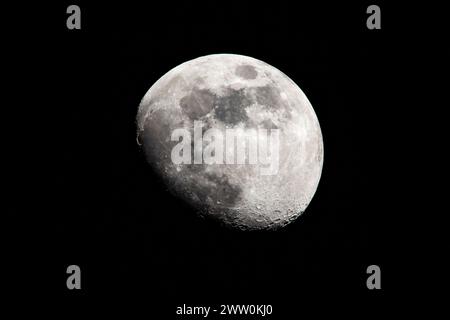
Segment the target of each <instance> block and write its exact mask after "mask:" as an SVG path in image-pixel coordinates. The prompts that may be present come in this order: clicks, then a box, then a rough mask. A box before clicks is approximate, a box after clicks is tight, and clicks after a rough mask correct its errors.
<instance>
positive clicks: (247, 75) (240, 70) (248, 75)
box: [234, 64, 258, 80]
mask: <svg viewBox="0 0 450 320" xmlns="http://www.w3.org/2000/svg"><path fill="white" fill-rule="evenodd" d="M234 73H235V74H236V75H237V76H239V77H241V78H244V79H247V80H251V79H255V78H256V76H257V75H258V72H257V71H256V70H255V67H253V66H251V65H248V64H243V65H240V66H237V67H236V70H235V72H234Z"/></svg>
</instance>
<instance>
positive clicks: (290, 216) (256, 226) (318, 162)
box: [136, 54, 323, 230]
mask: <svg viewBox="0 0 450 320" xmlns="http://www.w3.org/2000/svg"><path fill="white" fill-rule="evenodd" d="M196 121H197V122H198V121H201V123H203V124H204V128H203V130H206V129H209V128H214V129H216V130H222V131H223V132H225V130H227V129H239V130H240V131H239V132H241V133H244V134H245V133H248V132H255V131H254V130H255V129H256V130H261V129H265V130H266V131H267V132H275V131H276V132H278V133H279V140H278V141H279V146H278V160H277V161H278V162H277V171H276V172H275V173H274V174H261V168H262V167H263V164H261V163H260V162H258V163H256V164H249V163H243V164H242V163H241V164H235V163H223V164H206V163H204V162H203V163H194V162H191V163H181V164H180V163H174V161H173V159H172V157H171V155H172V151H173V148H174V147H175V146H176V145H177V144H179V141H178V140H177V141H174V140H173V139H172V133H173V132H174V130H176V129H180V128H182V129H185V130H187V131H188V132H190V133H192V137H194V138H193V139H192V141H191V143H192V144H195V143H197V142H199V143H200V141H196V139H198V138H199V137H198V135H197V137H195V134H194V125H195V122H196ZM136 124H137V141H138V144H139V145H140V146H141V147H142V148H143V150H144V153H145V156H146V159H147V161H148V163H149V164H150V165H151V166H152V167H153V169H154V170H155V172H157V173H158V174H159V175H160V176H161V178H162V180H163V181H164V183H165V184H166V185H167V187H168V189H169V190H170V191H171V192H172V193H173V194H175V195H176V196H177V197H180V198H182V199H184V200H185V201H186V202H187V203H189V204H190V205H191V206H192V207H193V208H194V209H195V210H196V211H197V212H198V214H199V215H200V216H201V217H206V218H211V219H214V220H217V221H219V222H220V223H221V224H223V225H224V226H228V227H231V228H233V229H240V230H269V229H270V230H274V229H279V228H281V227H284V226H286V225H287V224H289V223H290V222H292V221H294V220H295V219H296V218H298V217H299V216H300V215H301V214H302V213H303V212H304V211H305V210H306V208H307V206H308V205H309V203H310V201H311V199H312V198H313V196H314V193H315V192H316V189H317V186H318V184H319V180H320V176H321V173H322V166H323V139H322V132H321V129H320V125H319V121H318V119H317V116H316V114H315V112H314V109H313V107H312V105H311V103H310V102H309V101H308V99H307V97H306V96H305V94H304V93H303V92H302V90H301V89H300V88H299V87H298V86H297V85H296V84H295V83H294V81H292V80H291V79H290V78H289V77H288V76H286V75H285V74H284V73H283V72H281V71H280V70H278V69H276V68H275V67H273V66H271V65H269V64H267V63H265V62H263V61H260V60H257V59H254V58H251V57H248V56H243V55H236V54H213V55H207V56H202V57H199V58H196V59H193V60H190V61H187V62H185V63H182V64H180V65H178V66H177V67H175V68H173V69H172V70H170V71H169V72H167V73H166V74H165V75H163V76H162V77H161V78H160V79H159V80H158V81H157V82H156V83H155V84H154V85H153V86H152V87H151V88H150V89H149V90H148V92H147V93H146V94H145V96H144V97H143V99H142V101H141V103H140V105H139V109H138V112H137V116H136ZM252 130H253V131H252ZM202 132H203V131H202ZM263 132H265V131H263ZM200 139H201V137H200ZM227 143H228V142H227ZM192 149H195V147H193V148H192ZM274 150H275V149H274ZM225 152H228V150H225Z"/></svg>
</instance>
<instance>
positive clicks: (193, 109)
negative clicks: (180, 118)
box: [180, 88, 215, 120]
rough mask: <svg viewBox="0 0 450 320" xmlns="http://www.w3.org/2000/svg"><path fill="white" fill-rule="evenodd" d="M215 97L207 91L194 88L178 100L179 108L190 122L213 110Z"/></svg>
mask: <svg viewBox="0 0 450 320" xmlns="http://www.w3.org/2000/svg"><path fill="white" fill-rule="evenodd" d="M214 100H215V95H214V93H212V92H211V91H209V90H207V89H197V88H194V89H193V90H192V92H191V93H190V94H188V95H187V96H184V97H183V98H181V100H180V107H181V109H182V110H183V113H185V114H186V115H187V116H188V117H189V118H190V119H191V120H198V119H200V118H201V117H203V116H205V115H207V114H208V113H209V112H211V110H212V109H213V108H214Z"/></svg>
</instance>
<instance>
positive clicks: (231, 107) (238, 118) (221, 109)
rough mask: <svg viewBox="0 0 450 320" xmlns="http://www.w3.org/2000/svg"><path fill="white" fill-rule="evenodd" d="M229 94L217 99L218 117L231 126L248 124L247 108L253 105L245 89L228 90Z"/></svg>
mask: <svg viewBox="0 0 450 320" xmlns="http://www.w3.org/2000/svg"><path fill="white" fill-rule="evenodd" d="M226 90H227V94H226V95H225V96H223V97H220V96H219V97H217V99H216V103H215V105H216V110H215V111H216V117H217V119H219V120H221V121H223V122H224V123H226V124H229V125H235V124H238V123H239V122H247V120H248V116H247V113H246V112H245V108H246V107H248V106H249V105H251V104H252V101H251V100H250V99H249V98H248V97H247V96H246V95H245V92H244V89H239V90H235V89H231V88H227V89H226Z"/></svg>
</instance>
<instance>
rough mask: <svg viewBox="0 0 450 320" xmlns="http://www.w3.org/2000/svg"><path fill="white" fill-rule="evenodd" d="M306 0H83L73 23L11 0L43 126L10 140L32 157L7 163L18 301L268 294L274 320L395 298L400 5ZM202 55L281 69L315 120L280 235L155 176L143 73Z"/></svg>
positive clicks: (405, 33) (163, 309) (403, 35)
mask: <svg viewBox="0 0 450 320" xmlns="http://www.w3.org/2000/svg"><path fill="white" fill-rule="evenodd" d="M314 3H315V4H316V5H314V6H313V5H305V4H303V5H302V4H299V5H296V6H293V5H291V4H287V3H282V2H278V1H277V2H272V3H270V4H263V3H259V4H246V3H242V2H236V3H232V2H221V3H216V2H212V1H211V2H209V4H200V3H196V4H192V3H185V4H183V5H178V4H173V3H167V4H166V5H161V4H159V5H156V4H151V3H150V2H149V3H148V5H146V6H143V5H137V4H131V3H129V2H123V3H118V4H110V3H109V4H102V5H100V4H99V5H98V6H94V5H93V4H91V3H87V2H86V1H78V2H74V3H73V4H78V5H80V7H81V20H82V22H81V24H82V29H81V30H68V29H66V18H67V16H68V15H67V14H66V13H65V12H66V8H67V6H68V5H70V4H72V3H60V4H57V5H53V6H51V5H45V6H43V5H42V6H36V8H35V7H33V8H31V7H26V9H22V11H19V12H21V13H22V16H21V18H19V20H16V23H12V24H10V25H9V29H8V30H9V31H10V33H9V36H8V40H10V41H12V46H14V47H15V48H16V49H19V50H17V55H16V53H13V52H11V55H14V56H16V58H18V59H19V61H20V62H19V63H18V64H19V65H20V68H19V70H20V71H21V72H20V73H18V74H17V73H16V76H17V79H15V78H14V79H13V78H11V81H18V82H20V83H21V84H22V88H27V89H26V90H23V89H22V90H21V91H20V92H18V93H17V95H16V101H18V103H16V104H17V105H20V106H21V107H20V108H19V109H21V110H22V111H25V113H28V110H29V112H30V113H29V116H27V117H26V118H27V119H28V120H31V122H34V124H35V125H37V127H38V128H39V129H38V130H34V129H33V130H31V129H27V128H28V127H26V126H25V129H21V130H18V131H20V132H19V134H20V135H21V139H22V140H21V143H20V144H14V146H13V148H14V149H20V151H22V152H23V153H24V154H25V155H24V156H23V157H21V160H20V161H18V162H16V161H13V163H12V164H10V167H9V174H8V178H9V179H8V183H9V185H10V188H9V190H10V191H12V192H11V193H8V194H7V197H8V198H9V200H10V201H9V202H8V205H7V209H8V214H9V215H8V217H12V218H13V219H12V220H11V221H12V226H13V228H9V226H10V225H9V224H5V226H6V227H5V230H4V231H5V232H4V233H3V234H6V236H7V238H8V242H7V243H8V244H10V245H8V248H9V249H8V252H7V253H9V254H11V259H8V262H6V263H5V264H6V265H7V266H9V267H10V271H9V272H10V273H8V276H7V277H6V278H7V279H6V281H7V283H9V284H11V285H12V287H14V292H15V293H14V294H11V296H12V297H16V296H17V297H20V299H22V297H23V296H24V295H25V296H29V297H30V298H31V300H32V301H41V300H42V303H41V302H40V303H39V304H38V305H39V307H42V308H43V309H44V310H51V313H53V312H54V313H56V314H57V315H58V316H61V317H64V316H65V315H67V314H73V313H74V312H76V313H78V312H79V313H80V314H83V315H85V314H89V313H92V312H98V314H105V313H106V314H108V315H109V314H115V313H116V312H118V311H120V310H126V311H127V312H137V313H142V315H143V316H145V317H147V318H152V316H156V315H157V318H159V319H166V318H176V316H175V311H176V306H178V305H182V304H183V303H186V304H192V305H197V306H198V305H209V306H216V307H217V308H218V307H219V305H220V304H226V303H234V304H250V303H254V304H272V305H273V313H274V315H273V316H272V317H274V318H280V319H293V318H294V316H295V317H297V316H301V315H302V314H303V312H304V311H305V310H312V311H313V312H315V313H317V314H320V313H323V312H324V313H331V314H334V315H336V314H338V313H340V312H342V314H347V313H355V314H356V315H358V316H359V315H360V316H367V315H368V314H369V313H370V314H373V313H376V312H380V313H381V314H386V313H387V312H388V311H387V310H390V309H391V308H392V307H393V306H398V303H399V302H398V297H399V296H404V295H405V294H407V292H406V288H405V287H404V286H403V284H404V282H405V278H406V274H405V273H404V272H403V271H404V265H403V264H402V256H403V254H404V252H405V250H406V249H407V248H406V247H405V244H404V243H403V242H402V237H401V236H400V234H401V231H402V228H401V226H400V225H399V223H398V220H399V216H400V215H401V214H402V213H401V211H402V209H401V208H400V205H399V204H398V202H399V201H398V200H399V199H400V198H401V195H400V191H399V181H401V180H402V178H403V177H402V174H403V173H402V172H401V169H402V166H403V164H402V163H401V161H400V159H399V158H398V157H396V156H395V155H396V154H397V153H399V152H401V151H402V148H403V146H404V144H403V143H402V138H401V133H402V132H401V130H400V129H399V126H398V118H397V115H399V114H401V115H402V119H403V121H406V120H405V117H404V114H403V108H404V103H402V99H401V98H400V97H399V96H401V95H399V92H401V91H402V90H403V89H402V86H401V84H402V80H400V78H401V77H404V76H405V70H406V69H407V66H408V61H409V60H408V59H412V58H410V57H409V56H410V55H409V54H408V53H410V51H409V50H410V46H409V44H410V43H409V42H408V43H407V41H409V40H410V32H411V30H410V29H408V25H406V24H405V23H404V21H405V20H402V19H401V17H405V16H407V13H405V11H404V10H405V8H404V7H403V8H401V9H398V8H394V7H393V6H389V5H387V4H384V3H377V4H378V5H380V7H381V19H382V29H381V30H368V29H367V28H366V19H367V16H368V15H367V14H366V8H367V6H368V5H370V4H372V3H369V2H367V3H365V2H361V3H360V4H353V5H351V4H342V3H339V4H327V3H323V2H322V3H317V2H314ZM16 9H17V8H16ZM18 10H21V9H20V8H19V9H18ZM23 21H27V26H29V27H27V28H26V27H24V26H23V24H21V23H22V22H23ZM14 32H20V36H14ZM416 34H417V33H416ZM212 53H235V54H243V55H248V56H251V57H254V58H257V59H260V60H263V61H265V62H267V63H269V64H270V65H272V66H274V67H276V68H278V69H280V70H281V71H283V72H284V73H285V74H287V75H288V76H289V77H290V78H291V79H293V80H294V82H296V83H297V84H298V85H299V86H300V88H301V89H302V90H303V91H304V93H305V94H306V95H307V97H308V99H309V100H310V102H311V103H312V105H313V107H314V108H315V112H316V114H317V116H318V119H319V122H320V125H321V129H322V133H323V139H324V167H323V172H322V178H321V181H320V184H319V187H318V190H317V192H316V194H315V196H314V198H313V200H312V202H311V204H310V205H309V207H308V208H307V210H306V212H305V213H304V214H303V215H302V216H301V217H300V218H299V219H298V220H297V221H295V222H294V223H292V224H291V225H289V226H287V227H286V228H285V229H283V230H280V231H278V232H252V233H241V232H236V231H231V230H227V229H222V228H220V227H218V226H216V225H214V224H211V223H210V222H208V221H204V220H201V219H199V218H197V217H196V216H195V214H194V212H192V211H191V210H190V209H189V208H188V207H186V206H185V205H184V204H183V203H181V202H180V201H178V200H177V199H175V198H173V197H172V196H171V195H170V194H169V192H168V191H166V189H165V188H164V186H163V185H161V184H160V183H159V182H158V179H157V177H156V176H155V174H154V173H153V172H152V171H151V169H150V166H149V165H148V164H147V163H146V161H145V158H144V155H143V153H142V152H141V150H140V149H139V148H138V145H137V143H136V126H135V116H136V112H137V108H138V105H139V102H140V100H141V99H142V97H143V96H144V94H145V93H146V92H147V90H148V89H149V88H150V87H151V85H152V84H153V83H154V82H155V81H157V80H158V79H159V78H160V77H161V76H162V75H163V74H164V73H166V72H167V71H169V70H170V69H171V68H173V67H175V66H177V65H178V64H180V63H182V62H185V61H187V60H190V59H194V58H196V57H199V56H202V55H207V54H212ZM11 61H12V60H11ZM11 64H12V65H13V66H14V65H15V64H14V63H13V62H11ZM28 66H29V67H28ZM35 114H36V115H35ZM17 117H18V116H17ZM17 117H16V118H15V119H22V118H17ZM30 128H31V127H30ZM396 131H400V132H399V133H400V135H397V132H396ZM22 135H23V137H22ZM36 142H37V144H36ZM37 145H39V147H37ZM24 168H25V169H24ZM22 169H24V170H28V171H29V173H30V174H28V173H26V174H25V173H24V171H23V170H22ZM28 171H27V172H28ZM17 172H21V174H20V175H19V174H18V173H17ZM19 176H21V178H20V179H19V178H18V177H19ZM22 176H23V179H22ZM25 179H26V181H27V182H26V183H25V182H24V181H25ZM23 189H26V191H30V196H29V197H26V198H25V199H24V197H23V196H19V195H18V194H22V195H23V193H22V191H23ZM15 191H18V192H15ZM16 218H18V219H16ZM71 264H76V265H79V266H80V267H81V271H82V290H80V291H76V290H74V291H70V290H68V289H67V288H66V278H67V274H66V268H67V266H69V265H71ZM371 264H376V265H379V266H380V267H381V272H382V275H381V282H382V290H380V291H376V290H372V291H370V290H368V289H367V287H366V279H367V277H368V275H367V274H366V268H367V266H369V265H371Z"/></svg>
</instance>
